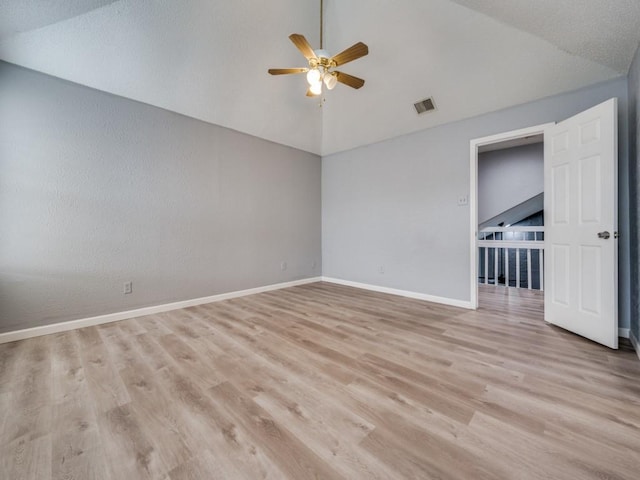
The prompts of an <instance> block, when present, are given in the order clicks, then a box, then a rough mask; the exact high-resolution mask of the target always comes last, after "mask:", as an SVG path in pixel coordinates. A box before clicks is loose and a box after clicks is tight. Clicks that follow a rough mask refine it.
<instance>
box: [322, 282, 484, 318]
mask: <svg viewBox="0 0 640 480" xmlns="http://www.w3.org/2000/svg"><path fill="white" fill-rule="evenodd" d="M322 281H323V282H329V283H336V284H338V285H346V286H348V287H355V288H362V289H364V290H371V291H374V292H381V293H389V294H391V295H399V296H401V297H408V298H416V299H418V300H424V301H427V302H433V303H441V304H443V305H451V306H453V307H460V308H467V309H470V310H472V309H473V306H472V305H471V302H469V301H466V300H457V299H455V298H447V297H438V296H435V295H427V294H426V293H417V292H411V291H408V290H397V289H395V288H389V287H380V286H378V285H369V284H367V283H359V282H352V281H350V280H342V279H340V278H332V277H322Z"/></svg>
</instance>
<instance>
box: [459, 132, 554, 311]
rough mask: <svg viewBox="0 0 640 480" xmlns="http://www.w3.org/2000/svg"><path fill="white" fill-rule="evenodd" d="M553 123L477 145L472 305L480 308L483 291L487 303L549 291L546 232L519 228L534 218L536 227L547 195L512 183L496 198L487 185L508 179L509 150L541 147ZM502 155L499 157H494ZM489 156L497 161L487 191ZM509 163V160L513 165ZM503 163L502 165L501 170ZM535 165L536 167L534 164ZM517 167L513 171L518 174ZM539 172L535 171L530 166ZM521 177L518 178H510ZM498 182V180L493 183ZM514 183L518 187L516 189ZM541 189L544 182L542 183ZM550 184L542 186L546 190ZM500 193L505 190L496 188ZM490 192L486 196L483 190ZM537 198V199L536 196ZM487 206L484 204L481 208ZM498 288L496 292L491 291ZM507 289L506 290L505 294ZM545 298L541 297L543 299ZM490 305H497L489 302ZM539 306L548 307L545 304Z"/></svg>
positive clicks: (474, 153)
mask: <svg viewBox="0 0 640 480" xmlns="http://www.w3.org/2000/svg"><path fill="white" fill-rule="evenodd" d="M550 125H553V124H543V125H537V126H534V127H529V128H525V129H520V130H515V131H511V132H505V133H501V134H497V135H492V136H489V137H483V138H478V139H475V140H472V141H471V152H470V159H471V168H470V171H471V186H470V187H471V188H470V192H471V194H470V199H469V206H470V210H471V214H470V217H471V225H470V231H471V241H470V244H471V252H470V253H471V278H470V283H471V304H472V308H478V305H479V303H480V292H483V298H487V299H489V298H495V295H493V296H492V295H491V293H494V294H495V293H497V294H500V295H505V294H509V293H511V294H514V295H515V293H516V292H511V289H512V288H514V289H515V290H518V289H520V288H523V287H524V289H526V290H533V289H535V290H542V289H543V288H544V277H543V275H542V272H543V268H542V265H543V261H544V253H543V243H544V232H543V228H542V229H541V228H539V227H537V226H535V225H527V226H525V225H518V226H516V224H521V223H522V220H524V219H529V220H533V222H531V221H529V222H525V223H539V222H536V219H537V218H540V217H541V216H538V217H537V216H536V215H537V214H538V212H539V211H540V210H542V208H541V207H542V206H543V203H542V198H543V197H542V195H540V193H541V192H539V191H538V192H534V191H533V190H536V188H537V186H535V185H534V186H532V188H533V190H531V191H522V185H517V181H515V182H513V181H512V180H510V179H505V180H506V181H507V182H510V183H509V184H508V185H505V186H504V187H503V188H502V189H501V191H500V192H496V193H497V194H493V192H491V191H487V185H486V182H487V181H489V182H492V181H494V180H495V178H498V177H499V176H500V175H502V174H505V173H506V171H505V170H504V168H502V172H501V171H500V169H501V167H504V163H503V162H504V160H505V155H504V153H506V151H507V150H508V149H514V148H520V147H522V148H523V150H524V149H527V150H530V149H532V148H533V147H527V146H529V145H536V144H539V145H541V144H542V142H543V139H544V131H545V129H546V128H547V127H548V126H550ZM491 152H496V153H491ZM483 156H485V157H486V159H487V160H488V159H489V157H491V163H493V164H494V165H491V167H490V168H488V169H487V170H486V174H485V175H484V177H485V178H484V180H483V183H484V184H483V188H480V186H479V181H480V179H481V177H482V175H480V170H481V169H480V167H481V164H480V161H482V160H481V159H482V157H483ZM507 161H508V160H507ZM501 163H502V166H501ZM528 163H531V162H528ZM517 168H518V166H516V165H515V164H513V165H512V166H511V170H513V171H515V170H517ZM525 168H529V169H531V168H535V166H533V167H531V166H529V167H525ZM506 175H509V176H511V177H512V179H513V178H515V177H514V176H513V175H514V174H513V173H506ZM491 177H493V180H492V179H491ZM513 183H516V184H515V185H514V184H513ZM537 183H538V184H539V183H540V182H537ZM543 185H544V182H543V181H542V187H543ZM496 188H499V187H496ZM483 190H484V191H483ZM530 194H531V195H530ZM481 202H482V203H481ZM489 286H491V288H494V289H498V290H496V291H495V292H491V290H490V289H488V287H489ZM500 289H505V290H500ZM537 296H538V297H540V295H539V294H538V295H537ZM489 303H492V302H490V301H489ZM537 305H541V306H544V302H538V303H537Z"/></svg>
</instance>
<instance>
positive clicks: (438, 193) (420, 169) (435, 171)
mask: <svg viewBox="0 0 640 480" xmlns="http://www.w3.org/2000/svg"><path fill="white" fill-rule="evenodd" d="M611 97H618V98H619V153H620V155H619V169H620V179H621V181H620V185H619V202H620V217H619V229H620V231H621V234H622V238H621V239H620V244H619V245H620V249H619V251H620V263H619V265H620V268H619V271H620V289H619V291H620V326H621V327H623V328H624V327H628V325H629V215H628V213H629V188H628V187H629V185H628V182H627V178H628V177H627V172H628V170H629V162H628V160H629V158H628V134H629V131H628V124H627V80H626V78H620V79H616V80H613V81H610V82H606V83H603V84H600V85H596V86H593V87H590V88H585V89H581V90H578V91H575V92H572V93H567V94H563V95H558V96H554V97H551V98H546V99H542V100H539V101H536V102H532V103H528V104H525V105H520V106H517V107H513V108H509V109H505V110H501V111H498V112H494V113H489V114H486V115H482V116H479V117H475V118H471V119H467V120H463V121H459V122H455V123H450V124H446V125H442V126H439V127H435V128H431V129H428V130H423V131H421V132H416V133H413V134H410V135H406V136H402V137H397V138H394V139H391V140H387V141H384V142H381V143H377V144H373V145H368V146H365V147H361V148H357V149H354V150H350V151H347V152H341V153H337V154H335V155H330V156H328V157H324V158H323V159H322V256H323V264H322V266H323V274H324V275H326V276H329V277H337V278H341V279H345V280H351V281H356V282H363V283H368V284H373V285H379V286H385V287H390V288H398V289H402V290H409V291H414V292H420V293H425V294H430V295H436V296H441V297H447V298H451V299H457V300H463V301H468V300H469V292H470V288H471V287H470V285H469V281H470V280H469V269H470V259H469V256H470V252H469V235H470V232H469V207H467V206H464V207H460V206H458V205H457V202H456V200H457V198H458V196H460V195H465V194H468V193H469V141H470V140H471V139H474V138H479V137H484V136H488V135H492V134H496V133H500V132H507V131H510V130H515V129H518V128H524V127H529V126H533V125H538V124H542V123H546V122H552V121H559V120H563V119H565V118H567V117H570V116H572V115H574V114H576V113H578V112H581V111H582V110H585V109H587V108H590V107H592V106H594V105H595V104H597V103H600V102H603V101H605V100H607V99H609V98H611ZM445 107H446V106H445V105H441V108H445ZM416 121H417V120H416ZM380 265H383V266H384V267H385V268H384V273H380V272H379V269H378V267H379V266H380Z"/></svg>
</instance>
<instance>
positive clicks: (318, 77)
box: [307, 68, 322, 86]
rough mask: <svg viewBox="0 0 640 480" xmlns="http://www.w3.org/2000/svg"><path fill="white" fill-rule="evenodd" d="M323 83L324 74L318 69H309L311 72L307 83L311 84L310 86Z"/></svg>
mask: <svg viewBox="0 0 640 480" xmlns="http://www.w3.org/2000/svg"><path fill="white" fill-rule="evenodd" d="M321 81H322V74H321V73H320V70H318V69H317V68H311V69H309V71H308V72H307V82H309V85H310V86H313V85H314V84H315V83H318V82H321Z"/></svg>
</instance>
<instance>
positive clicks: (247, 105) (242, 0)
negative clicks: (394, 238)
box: [0, 0, 640, 155]
mask: <svg viewBox="0 0 640 480" xmlns="http://www.w3.org/2000/svg"><path fill="white" fill-rule="evenodd" d="M324 3H325V31H324V39H325V45H324V46H325V49H326V50H328V51H329V52H330V53H334V54H335V53H337V52H338V51H341V50H343V49H344V48H346V47H348V46H350V45H352V44H353V43H355V42H357V41H363V42H364V43H366V44H368V45H369V50H370V53H369V55H368V56H367V57H364V58H362V59H360V60H357V61H355V62H353V63H350V64H348V65H345V66H344V68H343V69H342V70H344V71H345V72H347V73H351V74H353V75H356V76H359V77H362V78H364V79H366V84H365V86H364V87H363V88H362V89H360V90H357V91H356V90H352V89H350V88H348V87H346V86H344V85H338V87H336V89H335V90H333V91H330V92H328V93H326V94H325V96H324V98H325V101H324V102H323V106H322V108H319V106H318V104H319V101H318V99H313V98H308V97H306V96H305V92H306V82H305V79H304V76H302V75H297V76H296V75H290V76H280V77H274V76H270V75H268V74H267V69H268V68H269V67H296V66H306V62H305V60H304V58H303V57H302V56H301V55H300V53H299V52H298V51H297V50H296V48H295V47H294V46H293V45H292V44H291V42H290V41H289V40H288V38H287V37H288V35H289V34H291V33H294V32H295V33H301V34H303V35H305V36H306V37H307V39H308V40H309V41H310V42H311V43H312V45H313V46H314V48H317V47H319V45H318V44H319V21H320V18H319V17H320V15H319V0H270V1H269V2H259V1H257V0H233V1H222V0H217V1H213V0H182V1H179V2H178V1H175V0H155V1H145V2H141V1H139V0H119V1H113V0H85V1H82V2H80V1H63V0H49V1H46V0H3V2H2V3H1V4H0V59H2V60H6V61H8V62H12V63H15V64H17V65H22V66H24V67H27V68H31V69H34V70H37V71H41V72H44V73H47V74H50V75H54V76H57V77H60V78H63V79H67V80H70V81H73V82H77V83H79V84H83V85H87V86H90V87H93V88H96V89H99V90H103V91H105V92H110V93H114V94H117V95H121V96H123V97H127V98H131V99H134V100H138V101H141V102H144V103H148V104H151V105H155V106H158V107H161V108H165V109H167V110H171V111H175V112H178V113H181V114H184V115H188V116H191V117H195V118H198V119H201V120H204V121H207V122H211V123H214V124H218V125H222V126H225V127H229V128H232V129H235V130H239V131H241V132H245V133H249V134H252V135H256V136H258V137H262V138H265V139H268V140H271V141H274V142H278V143H282V144H285V145H290V146H293V147H296V148H301V149H303V150H307V151H311V152H314V153H318V154H325V155H326V154H330V153H333V152H337V151H342V150H346V149H350V148H354V147H357V146H360V145H366V144H370V143H374V142H377V141H381V140H384V139H388V138H392V137H395V136H398V135H403V134H406V133H410V132H413V131H417V130H422V129H425V128H430V127H433V126H436V125H439V124H442V123H447V122H451V121H455V120H459V119H463V118H467V117H471V116H474V115H479V114H482V113H485V112H489V111H495V110H499V109H502V108H505V107H509V106H512V105H517V104H521V103H525V102H528V101H532V100H535V99H538V98H542V97H546V96H550V95H554V94H557V93H561V92H565V91H569V90H575V89H577V88H580V87H584V86H587V85H591V84H594V83H598V82H602V81H605V80H609V79H612V78H615V77H619V76H623V75H626V74H627V71H628V68H629V65H630V63H631V60H632V58H633V55H634V53H635V50H636V48H637V47H638V43H639V42H640V1H639V0H606V1H603V0H535V1H534V0H394V1H383V0H375V1H371V0H325V2H324ZM1 81H2V79H1V78H0V88H2V85H1ZM430 96H433V98H434V100H435V103H436V106H437V110H436V111H435V112H431V113H428V114H424V115H421V116H418V115H417V114H416V112H415V110H414V108H413V103H414V102H416V101H418V100H422V99H424V98H426V97H430Z"/></svg>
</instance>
